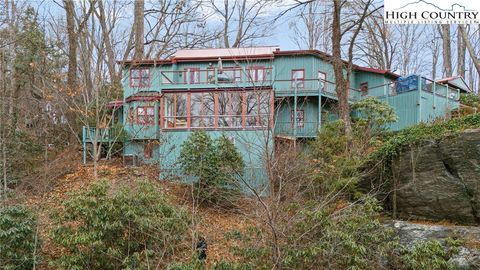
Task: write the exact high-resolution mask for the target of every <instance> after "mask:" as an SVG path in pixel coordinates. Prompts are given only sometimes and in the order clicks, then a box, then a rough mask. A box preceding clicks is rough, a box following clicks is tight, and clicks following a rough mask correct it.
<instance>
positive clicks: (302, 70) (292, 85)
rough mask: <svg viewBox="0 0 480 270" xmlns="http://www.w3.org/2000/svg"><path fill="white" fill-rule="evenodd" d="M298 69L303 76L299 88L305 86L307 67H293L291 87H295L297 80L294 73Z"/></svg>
mask: <svg viewBox="0 0 480 270" xmlns="http://www.w3.org/2000/svg"><path fill="white" fill-rule="evenodd" d="M297 71H301V72H302V78H300V79H299V80H298V81H301V84H300V85H299V86H298V88H302V89H303V88H305V69H304V68H301V69H292V72H291V75H290V80H291V81H292V82H291V83H290V86H291V87H295V85H294V83H295V80H294V78H293V74H294V73H295V72H297Z"/></svg>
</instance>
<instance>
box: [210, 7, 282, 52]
mask: <svg viewBox="0 0 480 270" xmlns="http://www.w3.org/2000/svg"><path fill="white" fill-rule="evenodd" d="M273 3H274V1H272V0H254V1H248V0H223V2H221V1H215V0H210V2H209V8H210V9H211V10H212V12H213V13H214V14H215V15H216V16H218V17H220V18H221V26H220V29H221V33H222V34H221V39H222V42H223V46H224V47H226V48H230V47H232V48H237V47H241V46H244V45H247V44H251V43H253V42H255V41H256V40H258V39H260V38H263V37H265V36H267V35H268V29H269V28H270V27H271V25H269V24H268V23H267V22H268V20H267V18H266V10H267V9H268V8H269V7H271V6H272V4H273Z"/></svg>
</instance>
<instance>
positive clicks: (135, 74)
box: [130, 68, 150, 88]
mask: <svg viewBox="0 0 480 270" xmlns="http://www.w3.org/2000/svg"><path fill="white" fill-rule="evenodd" d="M130 87H140V88H144V87H150V69H146V68H134V69H131V70H130Z"/></svg>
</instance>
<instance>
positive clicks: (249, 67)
mask: <svg viewBox="0 0 480 270" xmlns="http://www.w3.org/2000/svg"><path fill="white" fill-rule="evenodd" d="M252 70H253V71H255V73H254V74H255V76H254V78H252V76H250V75H251V73H250V72H251V71H252ZM259 70H261V71H262V80H261V81H259V80H258V71H259ZM246 71H247V81H248V82H264V81H265V66H248V67H247V70H246Z"/></svg>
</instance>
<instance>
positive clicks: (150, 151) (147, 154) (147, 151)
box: [143, 143, 153, 159]
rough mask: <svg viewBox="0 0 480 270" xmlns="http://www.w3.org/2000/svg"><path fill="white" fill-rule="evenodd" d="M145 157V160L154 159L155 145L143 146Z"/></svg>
mask: <svg viewBox="0 0 480 270" xmlns="http://www.w3.org/2000/svg"><path fill="white" fill-rule="evenodd" d="M143 157H144V158H145V159H151V158H152V157H153V145H152V144H151V143H146V144H144V145H143Z"/></svg>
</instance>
